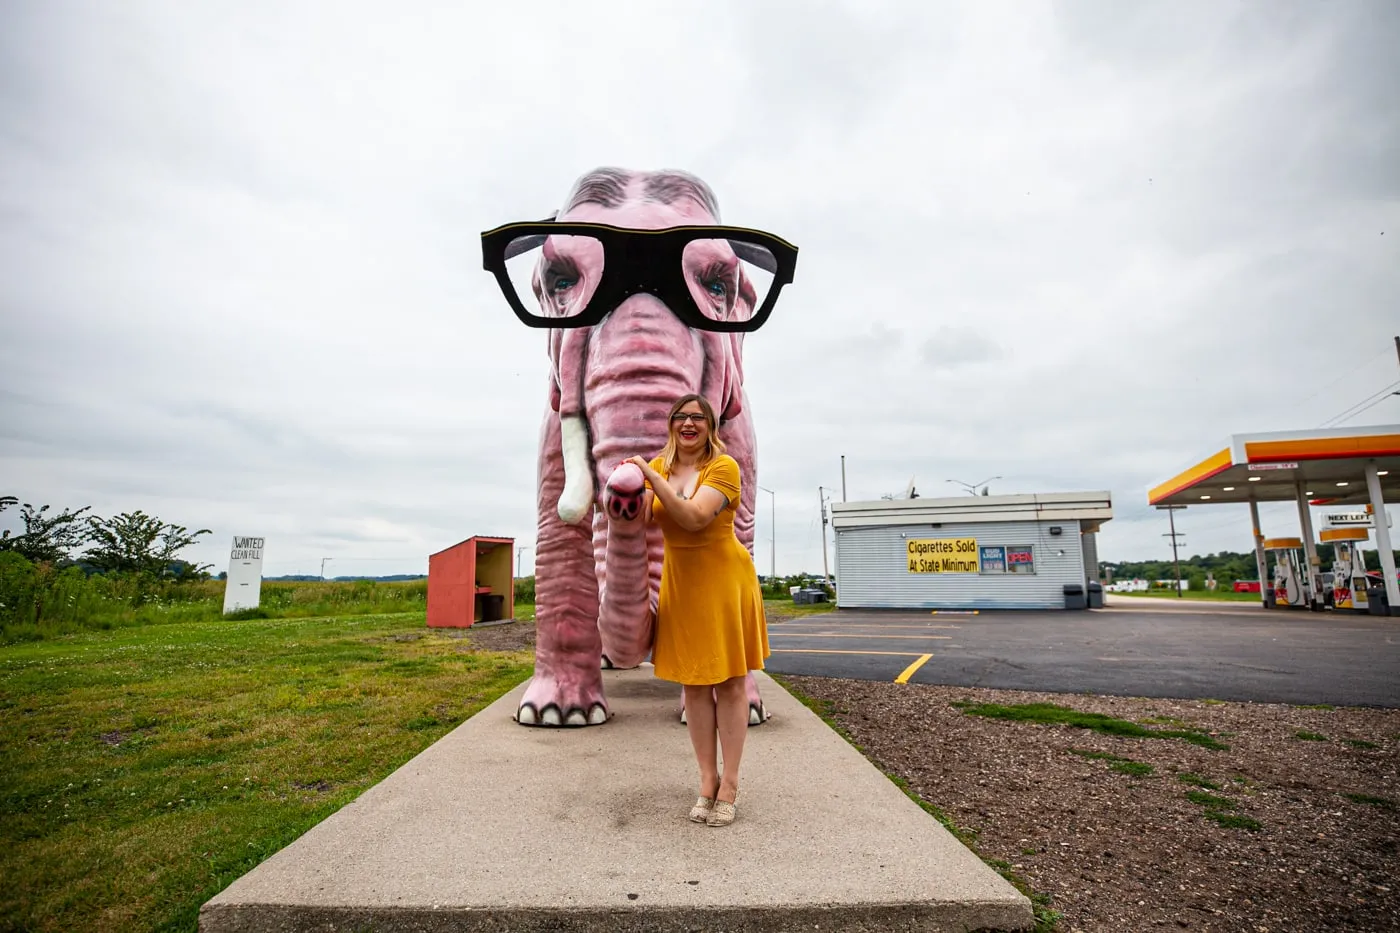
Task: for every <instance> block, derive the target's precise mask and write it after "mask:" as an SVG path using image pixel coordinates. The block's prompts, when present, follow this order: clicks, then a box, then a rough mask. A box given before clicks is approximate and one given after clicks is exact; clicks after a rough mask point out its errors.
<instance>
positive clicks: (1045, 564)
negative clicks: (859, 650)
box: [836, 520, 1084, 609]
mask: <svg viewBox="0 0 1400 933" xmlns="http://www.w3.org/2000/svg"><path fill="white" fill-rule="evenodd" d="M1051 525H1055V526H1058V527H1060V528H1062V529H1063V533H1061V534H1059V535H1051V534H1050V526H1051ZM909 538H976V539H977V545H978V547H987V546H995V545H1005V546H1016V545H1027V544H1029V545H1031V546H1032V547H1033V548H1034V549H1035V573H1033V574H1029V573H997V574H976V573H910V572H909V564H908V546H907V544H906V541H907V540H908V539H909ZM1059 552H1063V554H1060V553H1059ZM1066 583H1079V584H1083V583H1084V551H1083V547H1082V545H1081V542H1080V539H1079V522H1078V521H1077V520H1074V521H1062V520H1061V521H1053V522H979V523H966V524H946V525H943V526H942V527H941V528H930V527H929V526H928V525H900V526H895V525H892V526H887V527H883V528H880V527H876V528H843V529H838V530H837V532H836V604H837V606H839V607H841V608H843V609H873V608H880V609H1063V608H1064V605H1065V594H1064V585H1065V584H1066Z"/></svg>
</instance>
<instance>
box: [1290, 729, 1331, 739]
mask: <svg viewBox="0 0 1400 933" xmlns="http://www.w3.org/2000/svg"><path fill="white" fill-rule="evenodd" d="M1293 737H1294V738H1295V739H1301V740H1302V741H1304V742H1326V741H1327V736H1325V735H1323V734H1322V733H1320V732H1307V731H1305V730H1301V729H1300V730H1299V731H1297V732H1295V733H1293Z"/></svg>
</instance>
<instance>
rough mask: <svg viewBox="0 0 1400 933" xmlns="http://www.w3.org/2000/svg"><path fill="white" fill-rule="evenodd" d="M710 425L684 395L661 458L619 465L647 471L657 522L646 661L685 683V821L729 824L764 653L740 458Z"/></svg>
mask: <svg viewBox="0 0 1400 933" xmlns="http://www.w3.org/2000/svg"><path fill="white" fill-rule="evenodd" d="M716 428H717V425H716V423H715V413H714V409H712V408H711V407H710V403H709V402H707V401H706V400H705V398H704V397H703V396H700V395H687V396H684V397H682V398H681V399H680V400H678V401H677V402H676V403H675V405H673V406H672V407H671V412H670V416H669V435H668V438H667V441H666V447H665V449H663V450H662V451H661V455H660V456H658V457H656V458H655V459H654V460H652V461H651V462H647V461H646V460H643V459H642V458H641V457H633V458H632V459H631V460H630V461H628V462H630V463H635V464H636V465H637V466H638V467H640V468H641V471H642V475H643V476H644V477H645V478H646V482H647V487H648V490H649V491H648V492H647V494H646V504H645V506H644V507H645V509H646V512H645V513H644V514H645V515H646V516H647V520H648V521H656V522H658V523H660V525H661V532H662V536H663V538H664V541H665V550H664V552H663V557H662V564H661V594H660V599H659V603H658V607H657V617H656V644H655V647H654V648H653V650H652V664H653V665H654V667H655V669H656V676H657V677H660V678H662V679H663V680H670V681H674V682H676V683H679V684H683V685H684V688H685V711H686V725H687V728H688V729H689V731H690V743H691V745H692V746H693V747H694V749H695V760H696V762H697V763H698V764H699V765H700V796H699V799H697V800H696V801H695V806H693V807H692V808H691V810H690V818H691V819H692V820H694V821H695V822H697V823H706V824H708V825H710V826H728V825H729V824H730V823H732V822H734V818H735V816H736V814H737V807H736V802H737V800H738V797H739V760H740V758H742V756H743V753H744V738H745V736H746V735H747V733H748V726H749V701H748V697H747V696H746V694H745V692H744V680H745V678H746V677H747V676H748V673H749V671H754V670H762V669H763V661H764V659H765V658H767V657H768V656H769V653H770V652H769V649H768V629H767V625H766V624H765V622H764V616H763V592H762V590H760V589H759V585H758V574H757V572H756V571H755V569H754V565H753V557H752V556H751V555H750V554H749V552H748V549H746V548H745V547H744V546H743V545H742V544H740V543H739V539H738V538H737V537H735V535H734V515H735V513H736V512H737V511H738V508H739V464H738V463H737V462H736V461H735V459H734V458H733V457H731V456H729V455H728V454H726V453H725V452H724V443H723V442H722V441H721V440H720V439H719V436H718V433H717V430H716ZM716 734H718V736H719V743H718V745H719V748H718V749H717V748H716V742H715V736H716ZM717 750H721V751H722V752H723V758H724V773H723V774H721V773H720V770H719V768H718V766H717V764H716V758H715V755H716V751H717Z"/></svg>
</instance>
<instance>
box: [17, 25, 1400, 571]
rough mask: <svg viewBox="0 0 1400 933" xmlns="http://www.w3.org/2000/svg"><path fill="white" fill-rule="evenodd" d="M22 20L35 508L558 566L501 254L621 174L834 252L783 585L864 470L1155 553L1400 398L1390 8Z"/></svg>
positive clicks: (1271, 513)
mask: <svg viewBox="0 0 1400 933" xmlns="http://www.w3.org/2000/svg"><path fill="white" fill-rule="evenodd" d="M0 16H3V19H4V22H3V28H0V315H3V328H4V329H3V334H4V336H5V339H0V476H3V477H4V480H5V483H6V485H7V486H8V487H9V488H8V489H5V490H0V492H7V491H13V492H14V493H15V494H18V495H21V496H22V497H23V498H25V499H27V500H29V501H35V502H53V503H54V504H56V505H74V506H76V505H86V504H92V505H93V506H94V508H95V510H97V511H98V512H99V513H110V512H115V511H120V510H125V509H135V508H143V509H145V510H147V511H148V512H154V513H156V514H159V515H161V516H162V517H164V518H167V519H169V520H173V521H177V522H180V523H182V524H186V525H190V526H194V527H206V526H207V527H211V528H214V529H215V532H216V537H217V539H218V540H217V541H215V542H213V543H210V544H208V545H203V546H201V548H200V549H199V551H200V553H199V554H198V555H195V556H197V557H199V559H202V560H208V561H213V562H220V563H221V562H222V561H223V560H224V559H225V558H224V555H225V553H226V544H227V539H228V538H229V537H231V536H232V535H233V534H235V533H238V534H246V533H257V534H265V535H266V536H267V537H268V539H269V546H268V570H269V572H271V573H280V572H292V571H300V572H310V571H314V570H316V569H317V568H318V566H319V562H320V560H321V558H322V557H325V556H331V557H339V558H343V559H344V560H345V561H346V562H347V563H346V564H344V565H343V566H344V567H346V568H350V567H351V566H352V565H351V564H349V563H348V562H349V561H350V559H351V558H355V559H358V560H363V561H366V562H365V563H363V564H361V565H359V566H356V567H354V569H357V570H369V569H372V570H376V571H381V572H389V571H391V570H405V569H418V570H421V569H423V568H424V567H425V566H426V554H427V553H429V552H430V551H433V550H437V549H439V548H440V547H442V546H445V545H446V544H450V543H453V542H454V541H456V540H459V539H460V538H463V537H466V536H468V535H470V534H476V533H489V534H509V535H515V536H517V537H518V538H520V539H521V540H522V542H525V543H532V541H533V535H534V525H535V495H534V484H535V469H536V467H535V459H536V444H537V439H538V434H539V426H540V419H541V418H542V417H543V415H544V408H545V403H546V392H545V389H546V375H547V366H546V358H545V344H544V337H543V334H542V333H539V332H535V331H529V330H527V329H526V328H524V327H521V326H520V325H519V324H518V323H517V322H516V321H515V319H514V317H513V316H512V315H511V314H510V312H509V310H508V309H507V308H506V306H505V304H504V302H503V301H502V300H501V298H500V296H499V294H498V293H497V292H496V291H495V286H494V284H493V282H492V281H491V280H490V279H489V277H488V276H486V275H485V273H484V272H483V271H482V270H481V268H480V255H479V246H478V241H477V234H478V233H479V232H480V231H481V230H484V229H487V228H489V227H492V226H495V225H497V224H499V223H503V222H506V221H509V220H522V219H533V218H537V217H541V216H544V215H545V214H546V213H547V212H548V211H550V210H552V209H554V208H555V207H557V206H558V203H559V200H560V199H561V198H562V197H563V195H564V193H565V191H566V190H567V188H568V186H569V185H570V183H571V182H572V181H573V179H574V178H575V177H576V176H577V175H579V174H580V173H582V172H583V171H585V170H587V169H589V168H592V167H594V166H596V165H602V164H617V165H629V166H636V167H642V168H648V167H661V166H670V167H679V168H685V169H688V170H691V171H694V172H696V173H697V174H699V175H701V176H702V177H704V178H705V179H706V180H707V181H708V182H709V183H710V184H711V185H712V186H713V187H714V189H715V190H716V192H717V194H718V196H719V198H720V201H721V206H722V208H723V211H724V217H725V219H726V220H727V221H728V222H731V223H737V224H744V225H749V226H755V227H760V228H763V229H768V230H772V231H773V232H775V233H778V234H780V235H782V236H784V237H786V238H788V239H790V240H792V241H793V242H795V243H797V244H798V245H799V247H800V248H801V256H800V259H799V263H798V273H797V281H796V282H795V283H794V284H793V285H792V286H791V287H790V288H789V289H788V290H787V291H786V292H785V293H784V297H783V300H782V301H781V302H780V303H779V306H778V308H777V311H776V312H775V314H774V316H773V318H772V319H771V322H770V323H769V324H768V325H767V326H766V327H765V328H764V330H763V331H761V332H760V333H758V334H755V335H752V336H750V337H749V338H748V339H747V341H746V344H745V354H746V356H745V363H746V374H747V379H748V383H747V390H748V393H749V397H750V406H751V409H752V410H753V412H754V415H755V418H756V421H757V426H758V429H759V457H760V470H761V473H762V482H763V484H764V485H765V486H768V487H769V488H772V489H775V490H777V500H776V507H777V508H776V510H777V519H778V528H777V544H778V551H779V561H778V563H779V568H780V570H798V569H802V568H806V569H812V568H816V567H820V565H821V539H820V532H819V525H818V519H817V487H818V486H824V487H826V488H827V490H828V492H829V491H830V490H831V489H833V488H836V489H838V490H839V486H840V461H839V457H840V455H841V454H843V453H844V454H846V456H847V472H848V486H849V495H850V496H851V497H852V498H874V497H878V496H879V495H881V494H884V493H892V492H900V491H902V490H903V489H904V486H905V484H906V483H907V482H908V479H909V476H910V474H915V475H916V476H917V477H918V484H919V488H920V491H921V492H922V493H923V494H926V495H935V494H939V493H940V492H944V491H952V490H953V488H954V487H952V486H950V485H948V484H947V483H946V480H947V479H949V478H960V479H968V480H977V479H981V478H982V477H984V476H988V475H996V474H1001V475H1003V476H1004V477H1005V479H1003V480H1000V481H998V482H997V483H994V484H993V489H994V491H999V492H1028V491H1045V490H1054V489H1109V490H1111V491H1112V492H1113V494H1114V496H1115V500H1116V503H1117V514H1118V518H1117V519H1115V521H1114V522H1112V523H1111V524H1110V525H1109V526H1108V530H1107V531H1106V532H1105V534H1104V536H1103V540H1102V541H1101V552H1102V553H1103V555H1104V556H1105V557H1106V558H1110V557H1114V558H1125V559H1126V558H1134V557H1145V556H1153V555H1161V554H1162V553H1164V545H1163V539H1162V538H1161V536H1160V535H1161V532H1162V530H1163V529H1162V528H1160V527H1158V526H1159V525H1160V524H1161V521H1160V517H1159V516H1158V515H1157V514H1155V513H1153V512H1152V511H1151V510H1150V509H1148V508H1147V507H1146V504H1145V491H1146V488H1147V487H1148V486H1150V485H1151V484H1153V483H1155V482H1158V481H1160V480H1162V479H1164V478H1166V476H1167V475H1170V474H1171V473H1174V472H1176V471H1177V470H1179V469H1182V468H1184V467H1185V466H1187V465H1189V464H1190V463H1192V462H1194V461H1195V460H1197V459H1199V458H1201V457H1204V456H1206V455H1208V454H1209V453H1211V452H1213V451H1214V450H1217V449H1219V447H1220V446H1222V445H1223V444H1224V442H1225V439H1226V438H1227V437H1228V435H1229V434H1231V433H1235V432H1242V431H1251V430H1282V429H1290V428H1306V427H1312V426H1316V425H1318V424H1320V423H1321V422H1322V421H1323V420H1325V419H1327V418H1328V417H1330V416H1332V415H1334V414H1337V413H1338V412H1340V411H1342V410H1344V409H1345V408H1346V407H1347V406H1348V405H1350V404H1351V403H1353V402H1355V401H1357V400H1358V399H1360V398H1362V397H1364V396H1366V395H1367V394H1369V393H1370V392H1371V391H1373V390H1374V389H1376V388H1378V387H1379V386H1380V385H1384V384H1385V383H1387V382H1389V381H1393V380H1394V379H1395V378H1396V377H1397V375H1398V374H1397V373H1396V370H1395V368H1394V365H1395V364H1394V359H1393V354H1391V355H1387V354H1390V353H1391V351H1390V343H1389V341H1390V338H1391V336H1392V334H1393V333H1394V322H1395V313H1394V309H1395V307H1396V298H1397V295H1400V255H1397V252H1398V251H1400V246H1397V242H1400V93H1397V91H1400V62H1398V61H1397V59H1396V57H1395V56H1394V55H1393V51H1392V50H1393V49H1394V48H1396V47H1397V46H1400V13H1397V9H1396V7H1395V6H1394V4H1390V3H1386V2H1384V0H1376V2H1370V3H1354V4H1347V5H1345V6H1344V7H1328V8H1327V9H1326V10H1321V9H1319V8H1317V7H1316V6H1315V5H1313V4H1306V3H1288V4H1282V5H1280V4H1273V5H1270V7H1269V8H1268V9H1267V10H1264V9H1261V8H1259V7H1257V6H1251V5H1248V4H1239V5H1234V6H1229V5H1226V6H1222V5H1220V4H1213V3H1197V4H1186V5H1182V4H1149V5H1143V4H1115V3H1094V4H1084V3H1074V4H1035V3H1029V4H1026V3H1017V4H1012V5H996V4H975V5H964V6H950V7H942V6H930V7H928V8H927V9H925V8H922V7H918V6H916V5H909V4H896V3H884V4H857V3H832V4H825V5H822V6H819V7H815V8H814V7H812V6H811V5H810V4H785V5H782V4H780V5H774V4H759V5H754V4H741V3H732V4H723V3H721V4H717V5H716V4H706V5H703V6H701V5H699V4H692V5H690V6H682V7H670V6H656V5H648V4H643V3H640V2H629V3H619V4H617V5H615V9H614V12H613V14H612V16H611V18H610V19H609V21H608V24H607V26H608V28H607V35H606V42H605V43H604V44H603V45H602V46H599V45H597V44H596V43H595V44H590V43H588V42H583V41H581V39H580V34H579V32H578V29H577V28H576V27H577V23H576V19H577V15H576V12H575V11H574V10H573V9H572V8H571V7H567V6H564V5H563V4H553V5H552V4H550V3H545V4H543V5H540V4H535V5H532V6H531V7H529V8H521V9H519V10H517V9H515V8H513V7H508V6H505V7H496V8H491V9H490V10H488V11H485V12H478V11H477V10H475V9H472V8H469V7H463V8H460V9H454V10H433V11H430V12H425V11H422V10H415V11H405V12H403V13H401V14H400V15H398V16H395V17H389V16H386V15H384V13H383V10H382V9H377V8H370V7H367V6H366V7H357V6H356V5H355V4H349V5H341V6H338V7H337V8H336V15H334V16H330V15H327V14H326V13H325V11H324V9H320V8H311V7H296V6H292V5H282V6H278V7H270V8H266V9H262V10H259V11H257V12H252V11H249V10H248V9H247V8H244V7H239V6H227V7H221V6H217V5H210V4H191V5H176V6H169V5H159V4H150V5H142V4H122V5H120V6H112V5H109V4H84V3H71V4H69V3H51V2H45V3H37V2H30V3H11V4H8V5H7V6H6V8H5V13H4V14H0ZM371 17H372V20H373V22H374V27H375V28H374V29H373V30H370V29H367V28H365V23H366V22H369V21H370V20H371ZM658 37H664V39H658ZM1381 231H1386V235H1385V236H1382V235H1381ZM1385 421H1390V422H1394V421H1400V400H1397V401H1394V402H1386V403H1382V404H1381V405H1378V406H1377V407H1375V408H1373V409H1371V410H1370V411H1369V412H1367V413H1366V415H1365V416H1363V418H1362V419H1360V421H1359V422H1353V423H1375V422H1385ZM837 495H838V498H839V491H838V493H837ZM766 506H767V503H766V502H761V503H760V514H759V529H758V535H757V537H758V551H759V562H760V564H761V565H762V566H765V567H766V566H767V563H768V561H767V547H768V545H767V541H768V534H769V529H768V527H767V523H768V511H767V507H766ZM1241 511H1242V510H1241ZM1197 513H1198V510H1191V511H1190V512H1189V513H1187V514H1186V515H1182V516H1179V517H1178V519H1179V520H1178V524H1179V527H1184V528H1186V530H1187V532H1188V534H1190V535H1191V537H1189V538H1188V547H1189V548H1192V549H1197V548H1199V549H1200V550H1202V551H1207V550H1217V549H1221V548H1231V549H1235V550H1243V549H1245V548H1246V547H1248V544H1249V541H1248V537H1247V535H1248V522H1247V519H1246V518H1245V517H1244V516H1243V514H1240V515H1235V514H1234V513H1233V512H1232V511H1231V510H1230V509H1225V510H1224V511H1216V512H1211V511H1208V510H1199V514H1197ZM11 515H12V513H7V515H6V519H9V518H10V517H11ZM1265 523H1266V526H1268V530H1269V531H1270V533H1286V532H1288V531H1289V530H1291V529H1292V528H1294V527H1296V523H1297V520H1296V513H1290V509H1289V508H1288V507H1281V508H1270V509H1266V514H1265ZM370 559H373V560H372V561H371V560H370Z"/></svg>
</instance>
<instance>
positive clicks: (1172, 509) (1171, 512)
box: [1157, 505, 1262, 599]
mask: <svg viewBox="0 0 1400 933" xmlns="http://www.w3.org/2000/svg"><path fill="white" fill-rule="evenodd" d="M1157 508H1159V509H1165V510H1166V513H1167V519H1168V520H1169V521H1170V522H1171V528H1172V531H1171V534H1169V535H1162V537H1164V538H1171V539H1172V563H1173V564H1175V565H1176V598H1177V599H1181V558H1180V557H1178V556H1177V553H1176V539H1177V538H1184V537H1186V536H1185V535H1179V534H1177V533H1176V510H1177V509H1184V508H1186V506H1184V505H1159V506H1157ZM1261 585H1262V584H1261Z"/></svg>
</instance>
